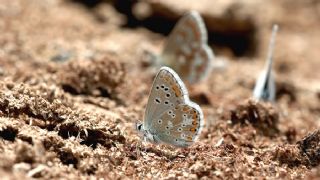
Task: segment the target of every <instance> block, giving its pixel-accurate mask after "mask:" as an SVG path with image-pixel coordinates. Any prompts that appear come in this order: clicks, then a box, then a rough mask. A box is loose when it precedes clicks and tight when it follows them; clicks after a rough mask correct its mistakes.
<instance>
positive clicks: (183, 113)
mask: <svg viewBox="0 0 320 180" xmlns="http://www.w3.org/2000/svg"><path fill="white" fill-rule="evenodd" d="M158 119H161V120H162V121H158V122H156V123H154V124H153V127H152V128H153V129H154V131H156V136H155V138H156V139H158V140H160V141H161V142H164V143H167V144H172V145H175V146H179V147H186V146H189V145H191V144H192V143H193V142H194V141H195V140H196V139H197V138H198V136H199V134H200V132H201V130H202V126H203V114H202V111H201V109H200V107H199V106H198V105H196V104H194V103H191V102H190V103H185V104H179V105H177V106H175V107H174V108H172V109H169V110H167V111H166V112H165V113H163V114H161V116H160V117H159V118H158Z"/></svg>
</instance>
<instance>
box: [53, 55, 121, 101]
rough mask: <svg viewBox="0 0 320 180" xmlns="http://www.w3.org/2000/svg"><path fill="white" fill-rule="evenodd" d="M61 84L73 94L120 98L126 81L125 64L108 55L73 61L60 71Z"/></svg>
mask: <svg viewBox="0 0 320 180" xmlns="http://www.w3.org/2000/svg"><path fill="white" fill-rule="evenodd" d="M57 76H58V79H59V81H60V82H59V84H61V86H62V88H63V89H64V90H65V91H66V92H69V93H71V94H73V95H77V94H85V95H93V96H102V97H108V98H111V99H112V98H114V99H118V98H119V97H118V94H119V87H121V86H123V83H124V82H125V76H126V70H125V64H124V63H121V62H120V61H119V60H117V59H114V58H111V57H106V58H103V59H98V60H83V61H71V62H68V63H67V64H65V65H64V66H63V67H62V68H61V69H59V71H58V75H57Z"/></svg>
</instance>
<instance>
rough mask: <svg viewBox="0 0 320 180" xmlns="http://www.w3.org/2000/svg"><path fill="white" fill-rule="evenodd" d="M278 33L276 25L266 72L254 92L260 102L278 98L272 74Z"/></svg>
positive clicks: (258, 81) (261, 75)
mask: <svg viewBox="0 0 320 180" xmlns="http://www.w3.org/2000/svg"><path fill="white" fill-rule="evenodd" d="M277 31H278V26H277V25H274V26H273V30H272V36H271V39H270V44H269V51H268V57H267V62H266V67H265V70H264V71H263V72H262V73H261V74H260V76H259V78H258V79H257V82H256V85H255V87H254V90H253V97H254V98H256V99H258V100H263V101H271V102H273V101H274V100H275V96H276V84H275V81H274V77H273V73H272V63H273V59H272V56H273V49H274V43H275V38H276V34H277Z"/></svg>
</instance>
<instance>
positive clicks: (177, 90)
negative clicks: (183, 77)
mask: <svg viewBox="0 0 320 180" xmlns="http://www.w3.org/2000/svg"><path fill="white" fill-rule="evenodd" d="M172 90H173V92H174V93H175V95H176V96H177V97H181V95H182V93H181V91H180V88H179V87H178V86H177V85H173V86H172Z"/></svg>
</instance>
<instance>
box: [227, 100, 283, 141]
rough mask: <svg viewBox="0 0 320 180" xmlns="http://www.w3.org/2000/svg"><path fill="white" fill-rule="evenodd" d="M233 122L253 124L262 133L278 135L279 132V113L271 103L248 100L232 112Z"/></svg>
mask: <svg viewBox="0 0 320 180" xmlns="http://www.w3.org/2000/svg"><path fill="white" fill-rule="evenodd" d="M230 119H231V121H232V123H233V124H238V123H240V124H241V125H244V126H245V125H249V124H251V125H252V126H253V127H255V128H256V129H257V130H258V131H259V132H260V133H261V134H263V135H267V136H276V135H277V133H279V128H278V124H279V114H278V112H277V111H276V110H275V109H274V107H273V106H272V105H271V104H270V103H262V102H258V101H254V100H248V101H247V102H246V103H244V104H240V105H238V106H237V107H236V109H235V110H232V111H231V112H230Z"/></svg>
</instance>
